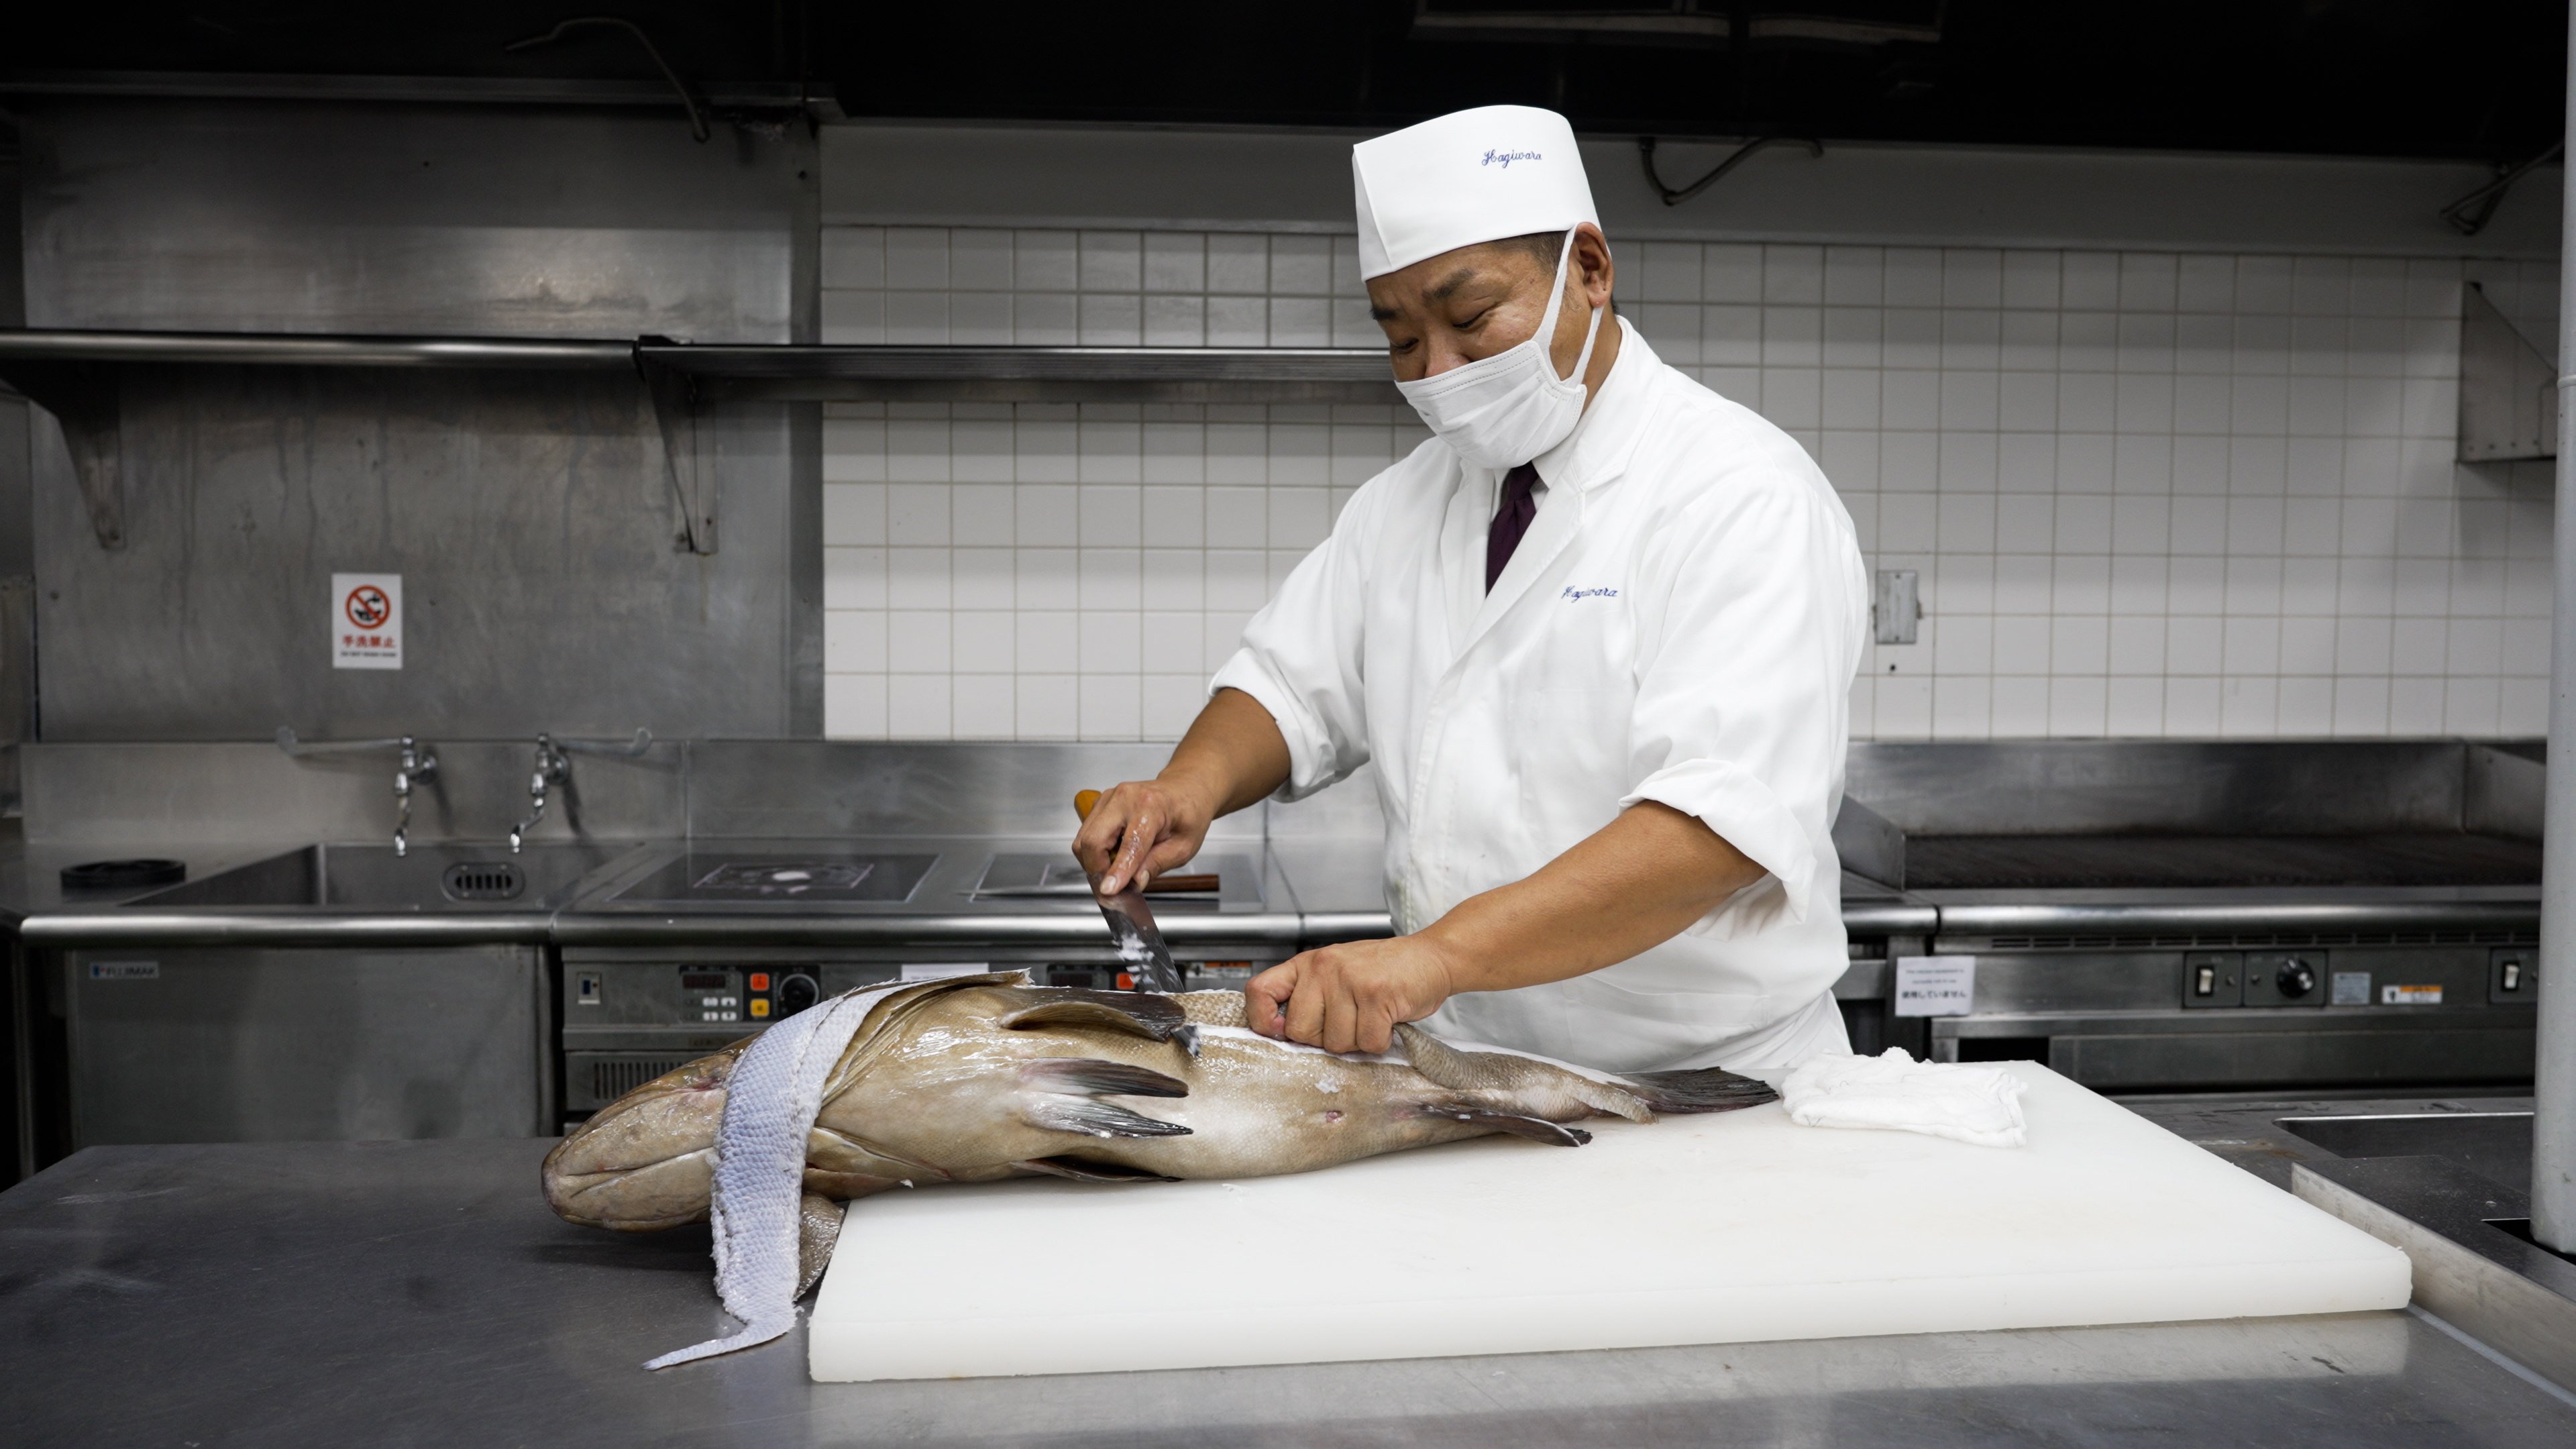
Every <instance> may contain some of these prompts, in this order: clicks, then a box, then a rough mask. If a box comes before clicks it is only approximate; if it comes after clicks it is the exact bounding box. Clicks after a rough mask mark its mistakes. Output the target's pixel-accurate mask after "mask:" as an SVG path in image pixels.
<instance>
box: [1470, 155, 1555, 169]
mask: <svg viewBox="0 0 2576 1449" xmlns="http://www.w3.org/2000/svg"><path fill="white" fill-rule="evenodd" d="M1543 159H1545V158H1544V157H1541V156H1540V155H1539V154H1538V153H1537V152H1536V151H1488V152H1486V153H1485V159H1484V160H1482V161H1479V162H1477V163H1476V164H1477V165H1479V166H1500V167H1502V168H1503V169H1504V170H1506V171H1509V170H1511V169H1512V163H1513V162H1515V161H1538V160H1543Z"/></svg>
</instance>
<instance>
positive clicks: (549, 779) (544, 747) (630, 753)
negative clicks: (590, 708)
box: [510, 730, 653, 855]
mask: <svg viewBox="0 0 2576 1449" xmlns="http://www.w3.org/2000/svg"><path fill="white" fill-rule="evenodd" d="M652 747H653V732H652V731H651V730H637V731H636V732H635V738H633V739H631V740H628V741H625V742H624V743H611V742H609V741H607V740H559V739H556V738H555V737H554V736H552V735H545V734H541V735H538V736H537V762H536V768H535V769H534V770H532V771H530V772H529V775H528V806H529V809H528V818H527V819H525V820H522V821H520V822H519V823H518V824H516V825H513V826H511V827H510V853H511V854H512V855H516V854H518V853H519V847H520V846H521V845H522V844H524V843H525V842H526V840H527V836H528V832H529V831H531V830H534V829H536V828H537V822H538V821H540V820H543V819H545V818H546V796H547V794H548V793H549V792H550V791H551V790H552V789H553V787H555V786H557V785H562V784H566V783H568V782H569V781H570V780H571V779H572V758H571V756H572V755H573V754H574V753H576V752H578V753H581V754H588V755H622V756H625V757H627V758H630V759H631V758H633V757H635V756H637V755H641V754H643V753H644V752H645V751H646V750H648V749H651V748H652Z"/></svg>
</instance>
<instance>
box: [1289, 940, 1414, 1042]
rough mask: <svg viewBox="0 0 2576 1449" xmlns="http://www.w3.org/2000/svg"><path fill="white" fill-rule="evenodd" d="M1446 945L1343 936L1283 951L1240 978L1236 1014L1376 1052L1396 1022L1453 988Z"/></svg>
mask: <svg viewBox="0 0 2576 1449" xmlns="http://www.w3.org/2000/svg"><path fill="white" fill-rule="evenodd" d="M1455 980H1456V977H1455V975H1454V972H1453V966H1452V963H1451V961H1450V960H1449V957H1448V953H1447V952H1446V951H1445V950H1444V948H1442V947H1441V946H1439V945H1438V944H1436V943H1434V942H1433V941H1432V940H1430V939H1429V938H1427V937H1425V936H1419V935H1414V936H1396V937H1392V938H1390V939H1387V940H1381V941H1351V942H1347V943H1345V944H1343V945H1338V946H1324V947H1320V948H1318V949H1316V950H1312V951H1307V952H1303V953H1301V954H1299V955H1295V956H1291V957H1289V958H1288V959H1287V960H1285V961H1282V962H1280V963H1279V964H1278V965H1276V966H1273V967H1271V968H1270V969H1269V970H1267V971H1264V972H1262V973H1261V974H1260V975H1258V976H1255V977H1253V978H1252V979H1251V980H1250V981H1249V982H1246V983H1245V984H1244V988H1243V998H1244V1000H1243V1005H1244V1013H1243V1014H1244V1020H1245V1022H1246V1023H1247V1024H1249V1025H1250V1026H1251V1027H1252V1029H1253V1030H1254V1031H1257V1032H1260V1033H1261V1034H1262V1035H1264V1036H1274V1037H1283V1038H1285V1039H1287V1040H1289V1041H1295V1042H1304V1043H1305V1044H1306V1045H1308V1046H1319V1047H1322V1048H1323V1049H1324V1050H1326V1051H1332V1052H1382V1051H1385V1050H1386V1049H1387V1047H1388V1046H1389V1045H1390V1044H1392V1043H1393V1041H1394V1040H1395V1027H1396V1023H1398V1022H1404V1021H1419V1020H1421V1019H1422V1018H1423V1017H1426V1016H1429V1015H1430V1014H1431V1013H1433V1012H1434V1011H1437V1010H1439V1009H1440V1003H1441V1002H1443V1001H1446V1000H1448V999H1449V997H1450V996H1451V995H1452V994H1453V993H1455V992H1456V991H1457V989H1458V988H1457V987H1456V986H1455V985H1454V984H1453V982H1454V981H1455Z"/></svg>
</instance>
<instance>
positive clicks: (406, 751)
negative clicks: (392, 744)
mask: <svg viewBox="0 0 2576 1449" xmlns="http://www.w3.org/2000/svg"><path fill="white" fill-rule="evenodd" d="M437 773H438V756H436V755H433V754H431V753H430V752H429V751H428V750H426V749H424V748H422V747H420V746H419V745H418V744H416V743H415V742H414V741H413V739H412V737H411V736H409V735H405V736H403V737H402V761H401V763H399V764H397V765H395V766H394V806H395V813H394V854H395V855H397V856H403V855H408V854H410V853H411V787H412V784H413V782H415V781H418V780H426V779H429V778H430V777H432V776H434V775H436V774H437Z"/></svg>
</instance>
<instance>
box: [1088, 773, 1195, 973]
mask: <svg viewBox="0 0 2576 1449" xmlns="http://www.w3.org/2000/svg"><path fill="white" fill-rule="evenodd" d="M1099 803H1100V792H1099V791H1097V790H1085V791H1083V792H1082V793H1080V794H1078V795H1076V796H1074V797H1073V809H1074V813H1075V814H1076V815H1078V816H1080V817H1081V818H1083V819H1085V820H1088V819H1090V818H1091V807H1092V806H1094V805H1097V804H1099ZM1091 896H1092V899H1093V900H1095V901H1098V902H1099V903H1100V915H1101V919H1103V920H1105V921H1107V922H1108V923H1109V939H1110V940H1111V941H1112V942H1115V943H1116V945H1117V947H1118V959H1119V960H1121V961H1124V962H1126V963H1127V964H1128V965H1129V966H1130V967H1132V968H1134V974H1135V977H1136V979H1137V982H1138V983H1139V984H1140V985H1142V986H1143V987H1144V988H1145V989H1146V990H1147V991H1178V990H1180V989H1181V968H1180V967H1179V966H1177V965H1174V964H1173V962H1172V948H1171V947H1170V946H1168V945H1165V944H1164V942H1163V932H1162V928H1161V927H1159V926H1157V925H1155V924H1154V912H1153V909H1152V908H1151V907H1149V906H1147V905H1146V904H1145V893H1144V892H1143V891H1142V890H1140V889H1138V888H1137V886H1136V882H1135V881H1134V879H1132V878H1130V879H1129V880H1128V882H1127V888H1126V889H1125V890H1122V891H1120V892H1118V893H1117V894H1116V895H1102V894H1101V893H1100V877H1098V876H1096V875H1095V876H1092V877H1091Z"/></svg>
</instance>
